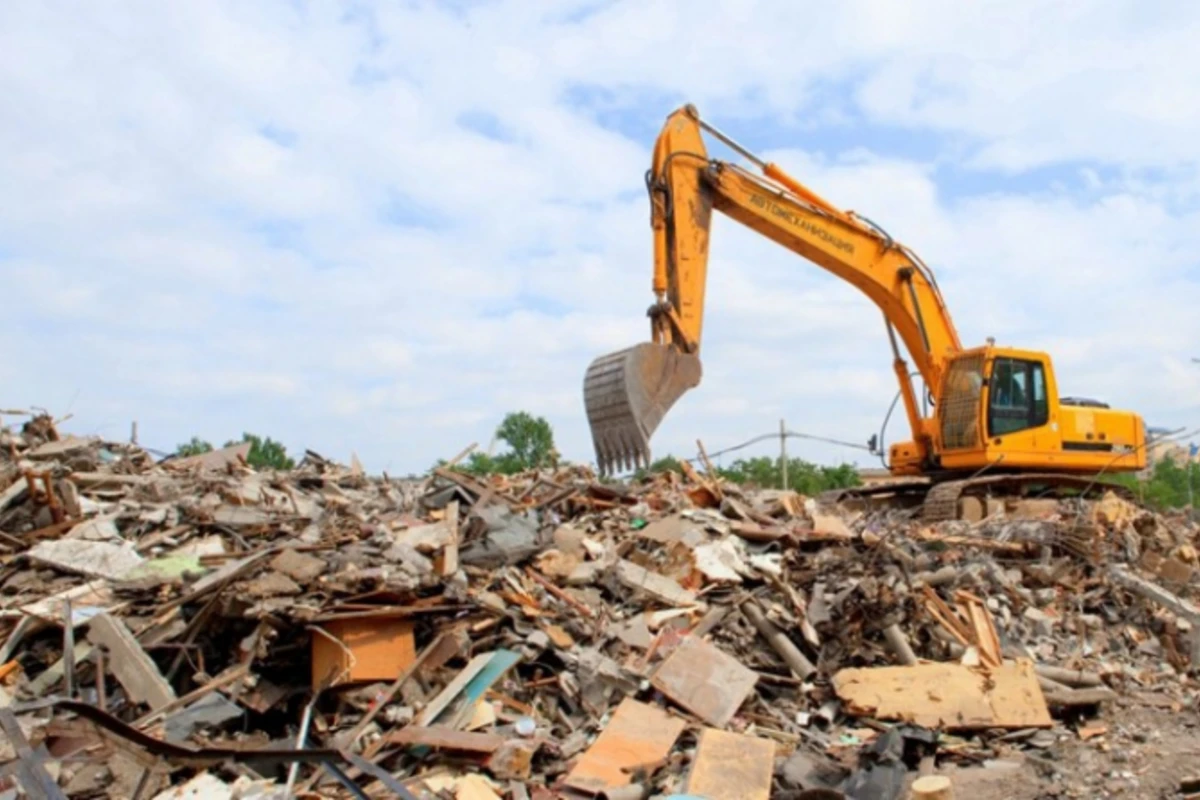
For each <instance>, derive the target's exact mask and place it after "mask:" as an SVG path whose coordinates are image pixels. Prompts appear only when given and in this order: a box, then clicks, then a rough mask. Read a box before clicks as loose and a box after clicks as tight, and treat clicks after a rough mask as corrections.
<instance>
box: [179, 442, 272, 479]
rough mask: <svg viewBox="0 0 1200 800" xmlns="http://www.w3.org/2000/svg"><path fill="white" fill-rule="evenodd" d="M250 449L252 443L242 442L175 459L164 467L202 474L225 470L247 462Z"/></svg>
mask: <svg viewBox="0 0 1200 800" xmlns="http://www.w3.org/2000/svg"><path fill="white" fill-rule="evenodd" d="M250 447H251V444H250V442H242V443H241V444H235V445H230V446H229V447H222V448H221V449H220V450H211V451H209V452H207V453H200V454H199V455H195V456H187V457H185V458H174V459H171V460H170V461H168V462H166V464H165V465H164V466H167V467H170V468H172V469H182V470H189V469H194V470H199V471H201V472H204V471H215V470H223V469H225V468H226V467H230V466H234V465H236V464H238V463H240V462H243V461H245V460H246V459H247V458H248V457H249V456H250Z"/></svg>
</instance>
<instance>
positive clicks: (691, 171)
mask: <svg viewBox="0 0 1200 800" xmlns="http://www.w3.org/2000/svg"><path fill="white" fill-rule="evenodd" d="M704 131H707V132H708V133H710V134H712V135H713V136H715V137H716V138H718V139H719V140H721V141H723V142H724V143H725V144H727V145H729V146H730V147H732V148H733V149H734V150H736V151H737V152H739V153H740V154H742V155H743V156H745V157H746V158H747V159H749V160H750V161H751V162H752V163H754V164H755V165H756V166H757V167H758V169H759V170H760V172H761V174H755V173H753V172H751V171H749V170H747V169H743V168H742V167H740V166H737V165H736V164H732V163H729V162H725V161H720V160H714V159H710V158H709V156H708V153H707V148H706V147H705V144H704V136H703V132H704ZM647 187H648V189H649V192H650V206H651V226H652V228H653V232H654V283H653V291H654V303H653V305H651V307H650V309H649V312H648V314H649V317H650V321H651V340H650V342H647V343H643V344H640V345H636V346H635V347H632V348H629V349H627V350H621V351H618V352H616V353H612V354H609V355H606V356H601V357H600V358H598V359H596V360H595V361H593V362H592V364H591V366H590V367H589V368H588V372H587V375H586V376H585V379H584V399H585V406H586V409H587V414H588V420H589V423H590V425H591V428H592V436H593V441H594V444H595V448H596V458H597V462H598V464H599V467H600V470H601V472H602V473H604V474H611V473H612V472H615V471H618V469H619V468H621V467H624V468H626V469H629V468H633V467H636V466H639V465H648V464H649V461H650V447H649V441H650V436H651V435H652V434H653V432H654V429H655V428H656V427H657V426H658V424H659V423H660V422H661V421H662V418H663V416H664V415H665V414H666V412H667V411H668V410H669V409H670V407H671V406H672V405H673V404H674V403H675V402H676V401H677V400H678V399H679V397H680V396H682V395H683V394H684V392H686V391H687V390H689V389H691V388H693V387H695V386H696V385H698V384H699V382H700V377H701V368H700V360H699V353H700V344H701V334H702V330H703V322H704V300H705V284H706V276H707V270H708V249H709V230H710V227H711V221H712V211H713V209H716V210H717V211H720V212H721V213H723V214H725V215H726V216H728V217H731V218H733V219H735V220H737V221H738V222H740V223H742V224H743V225H745V226H747V227H748V228H751V229H753V230H754V231H756V232H758V233H760V234H762V235H763V236H765V237H767V238H768V239H771V240H773V241H775V242H777V243H779V244H781V245H783V246H784V247H786V248H788V249H789V250H791V251H792V252H794V253H797V254H798V255H800V256H802V257H804V258H805V259H807V260H808V261H810V262H812V263H814V264H817V265H818V266H820V267H823V268H825V269H826V270H828V271H829V272H831V273H833V274H834V275H837V276H838V277H840V278H842V279H844V280H846V281H849V282H850V283H851V284H853V285H854V286H856V287H858V288H859V290H861V291H862V292H863V293H864V294H865V295H866V296H867V297H868V298H870V299H871V300H872V301H873V302H874V303H875V304H876V305H877V306H878V307H879V308H880V310H881V311H882V312H883V316H884V321H885V325H886V327H887V331H888V335H889V338H890V341H891V344H892V350H893V355H894V367H895V371H896V376H897V379H898V380H899V382H900V388H901V394H902V396H903V399H904V406H905V411H906V414H907V417H908V421H909V424H910V426H911V427H912V429H913V438H914V441H915V442H916V445H917V447H918V448H919V449H921V450H922V452H923V453H924V454H928V453H929V452H931V448H932V444H931V436H932V426H931V423H929V422H928V421H926V420H925V419H923V418H922V416H921V414H920V410H919V407H918V402H917V397H916V394H915V392H914V390H913V387H912V382H911V380H910V379H909V366H908V363H907V362H906V361H905V359H904V358H903V356H902V354H901V352H900V344H903V347H904V349H905V350H906V351H907V353H908V355H909V357H910V358H911V359H912V363H913V366H914V367H915V369H916V370H917V372H919V373H920V375H921V377H922V378H923V380H924V382H925V385H926V386H927V387H928V389H929V391H930V392H931V393H932V394H933V396H934V397H939V396H940V388H941V384H942V380H943V378H944V375H945V369H946V364H947V361H948V359H950V358H952V357H953V356H954V355H956V354H957V353H959V352H960V351H961V350H962V347H961V344H960V343H959V339H958V334H957V332H956V331H955V329H954V324H953V322H952V321H951V319H950V315H949V313H948V311H947V309H946V306H945V303H944V302H943V300H942V297H941V293H940V292H939V290H938V287H937V284H936V282H935V281H934V279H933V276H932V274H931V273H930V271H929V270H928V269H927V268H926V267H925V266H924V264H923V263H922V262H921V261H920V259H918V258H917V257H916V256H915V255H914V254H913V253H912V252H911V251H910V250H908V249H907V248H906V247H904V246H903V245H901V244H899V243H898V242H895V241H894V240H892V239H891V238H890V237H889V236H888V235H887V234H886V233H885V232H883V231H882V230H880V229H879V228H877V227H876V226H874V225H873V224H871V223H870V222H868V221H867V220H866V219H864V218H862V217H859V216H857V215H855V214H854V213H853V212H849V211H842V210H840V209H838V208H836V207H834V206H833V205H831V204H830V203H828V202H827V201H825V200H824V199H823V198H821V197H820V196H819V195H817V194H815V193H814V192H812V191H811V190H809V189H808V188H806V187H805V186H803V185H802V184H801V183H799V182H798V181H796V180H794V179H793V178H791V177H789V176H788V175H787V174H786V173H785V172H783V171H782V170H781V169H779V168H778V167H776V166H775V165H774V164H769V163H766V162H764V161H762V160H760V159H758V158H757V157H755V156H754V155H753V154H752V153H750V152H748V151H746V150H745V149H744V148H742V147H741V146H740V145H738V144H737V143H736V142H734V141H733V140H731V139H729V138H728V137H727V136H725V135H724V134H722V133H721V132H720V131H718V130H716V129H715V128H713V127H712V126H710V125H708V124H707V123H705V122H703V121H702V120H701V119H700V117H699V114H698V113H697V112H696V110H695V108H694V107H692V106H685V107H683V108H681V109H679V110H677V111H676V112H674V113H673V114H671V115H670V116H669V117H668V118H667V122H666V124H665V126H664V127H663V130H662V132H661V134H660V135H659V137H658V141H657V143H656V144H655V148H654V156H653V165H652V168H651V170H650V171H649V172H648V173H647ZM897 339H898V340H899V343H898V342H897Z"/></svg>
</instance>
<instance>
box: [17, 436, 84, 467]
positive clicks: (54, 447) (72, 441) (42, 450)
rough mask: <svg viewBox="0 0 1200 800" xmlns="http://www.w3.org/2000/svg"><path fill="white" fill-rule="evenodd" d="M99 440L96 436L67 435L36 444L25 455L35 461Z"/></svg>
mask: <svg viewBox="0 0 1200 800" xmlns="http://www.w3.org/2000/svg"><path fill="white" fill-rule="evenodd" d="M99 441H100V440H99V439H98V438H95V437H90V436H89V437H87V438H83V437H79V436H67V437H65V438H62V439H59V440H57V441H53V442H46V443H45V444H41V445H38V446H37V447H35V448H33V449H32V450H30V451H29V452H28V453H26V454H25V456H26V457H27V458H32V459H34V460H35V461H36V460H41V459H44V458H59V457H61V456H65V455H67V454H68V453H74V452H76V451H78V450H86V449H87V448H89V447H91V446H92V445H93V444H96V443H98V442H99Z"/></svg>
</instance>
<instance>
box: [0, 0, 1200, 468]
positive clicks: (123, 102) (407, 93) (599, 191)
mask: <svg viewBox="0 0 1200 800" xmlns="http://www.w3.org/2000/svg"><path fill="white" fill-rule="evenodd" d="M1135 10H1136V13H1134V12H1135ZM1135 22H1136V24H1134V23H1135ZM1197 27H1200V13H1197V12H1194V11H1191V10H1189V9H1184V8H1183V7H1178V6H1162V7H1160V8H1156V9H1150V8H1147V7H1145V6H1144V4H1137V5H1134V4H1132V3H1124V4H1117V5H1111V4H1110V5H1109V6H1106V8H1105V9H1103V10H1099V11H1098V10H1096V9H1094V8H1093V9H1089V10H1086V11H1085V10H1082V9H1080V8H1075V7H1069V8H1068V7H1062V8H1050V7H1046V6H1045V4H1035V3H1005V4H983V5H980V4H969V5H963V4H954V3H948V2H924V3H916V4H908V5H897V4H894V3H885V2H868V1H867V0H863V2H858V3H847V4H842V5H838V6H830V7H829V8H826V9H823V10H822V13H820V14H813V13H812V11H811V9H809V8H807V7H805V6H803V5H801V4H796V5H794V6H787V5H786V4H784V5H781V4H777V3H765V2H759V3H729V2H720V1H719V0H711V2H701V3H699V4H698V5H697V4H693V5H691V6H688V8H687V10H686V11H685V10H684V9H683V7H681V6H678V5H677V4H674V3H668V2H665V1H662V2H653V1H652V2H633V1H632V0H630V1H629V2H614V3H608V4H593V3H591V2H573V3H569V4H563V3H550V2H544V3H539V2H516V0H507V1H505V2H487V3H478V4H464V5H462V6H461V7H448V6H439V5H436V4H404V5H398V4H378V5H375V4H363V5H360V6H355V7H354V10H352V11H350V12H347V11H346V9H345V7H344V6H343V5H342V4H338V3H332V2H311V3H285V2H279V3H254V4H240V3H232V2H225V3H221V2H184V3H170V4H162V3H149V2H135V1H134V0H130V2H113V3H106V4H92V5H88V6H86V7H83V8H81V7H79V6H78V4H69V3H65V2H59V3H54V2H49V3H41V4H17V3H10V4H6V5H4V6H2V7H0V91H3V93H4V96H5V98H6V103H5V104H4V106H3V107H2V108H0V181H2V182H3V184H4V186H5V191H4V192H3V193H0V282H2V285H3V287H4V296H5V299H6V301H7V302H6V303H5V307H6V313H5V314H4V315H0V334H2V335H3V336H4V337H5V340H6V341H7V342H10V343H20V344H19V345H18V346H10V348H9V349H8V355H7V357H6V359H5V360H4V363H3V364H2V367H0V369H2V370H3V372H2V373H0V374H2V375H3V377H4V378H5V380H4V385H5V387H6V388H5V394H6V396H5V397H4V398H3V403H0V405H21V404H25V405H30V404H40V405H46V406H49V407H51V408H54V409H56V410H60V411H65V410H67V409H68V408H70V410H71V411H73V412H74V413H75V415H76V416H75V418H74V420H73V422H72V424H73V425H76V426H77V427H78V428H80V429H87V430H96V431H101V432H105V433H107V434H109V435H121V434H122V433H123V432H124V431H125V430H126V429H127V425H128V421H129V420H132V419H134V418H137V419H138V420H139V428H140V430H141V434H142V440H143V441H147V442H151V443H153V444H156V445H158V446H161V447H171V446H173V445H174V444H175V443H176V442H178V441H183V440H185V439H186V438H188V437H189V436H190V435H192V434H193V433H200V434H202V435H204V436H207V437H209V438H212V439H214V440H224V439H225V438H230V437H234V436H237V435H238V434H240V433H241V432H242V431H243V430H255V431H259V432H261V433H264V434H268V435H272V436H275V437H277V438H282V439H283V440H284V441H285V442H287V443H288V444H289V445H290V446H292V447H293V448H299V447H305V446H308V447H312V448H314V449H316V450H319V451H326V452H328V453H329V454H330V455H334V456H339V457H345V456H346V455H348V453H349V452H350V451H351V450H355V451H357V452H358V454H359V455H360V457H362V458H363V459H364V461H365V462H366V463H367V464H368V465H369V466H372V467H375V468H382V467H385V466H386V467H387V468H388V469H390V470H392V471H393V472H395V471H405V470H409V469H413V470H419V469H423V468H424V467H426V466H428V465H429V464H430V463H432V462H433V461H434V460H435V459H436V458H438V457H445V456H448V455H452V454H453V453H454V452H456V451H457V450H458V449H460V448H461V447H462V446H463V445H465V444H466V443H467V442H469V441H472V440H474V441H480V442H481V443H486V442H487V441H488V440H489V439H490V436H491V429H492V427H493V426H494V425H495V423H496V422H498V421H499V419H500V417H501V416H502V415H503V413H504V412H506V411H509V410H514V409H518V408H524V409H528V410H530V411H533V412H536V413H542V414H546V415H548V416H549V417H550V419H551V421H552V422H553V423H554V425H555V428H556V432H557V434H558V437H559V439H560V446H561V449H562V450H563V451H564V453H565V454H566V455H567V456H568V457H574V458H586V457H589V456H590V454H591V449H590V443H589V442H588V439H587V432H586V423H585V421H584V418H583V410H582V400H581V397H580V389H581V382H582V377H583V371H584V368H585V367H586V365H587V363H588V361H589V360H590V359H591V358H592V357H594V356H596V355H599V354H601V353H604V352H607V351H609V350H613V349H617V348H618V347H623V346H627V345H629V344H632V343H634V342H636V341H639V340H641V339H643V338H645V336H646V333H647V329H648V326H647V322H646V319H645V317H644V311H645V309H646V307H647V305H648V304H649V302H650V299H651V298H650V292H649V284H650V235H649V226H648V209H647V204H646V199H645V196H644V187H643V184H642V173H643V171H644V170H645V169H646V167H647V166H648V160H649V150H650V147H651V145H652V137H653V135H654V132H655V131H656V129H657V127H658V125H659V124H660V123H661V120H662V119H663V117H664V116H665V115H666V114H667V113H668V112H669V111H670V110H671V109H672V107H673V106H674V105H675V104H677V103H679V102H682V101H684V100H690V101H693V102H696V103H697V104H698V105H699V106H700V108H701V110H702V111H703V112H704V113H705V114H706V115H709V116H711V117H712V118H713V119H714V120H715V121H717V122H718V124H722V125H728V126H731V127H732V129H734V130H736V131H737V133H738V135H739V137H740V138H743V139H745V143H746V144H747V145H750V146H751V147H758V148H760V149H762V150H764V151H768V154H769V155H770V156H771V157H772V158H773V159H776V160H778V161H779V163H781V164H783V165H784V166H785V167H786V168H788V169H789V170H791V171H792V172H793V173H794V174H796V175H797V176H798V177H801V178H803V179H804V180H805V181H807V182H809V183H810V184H811V185H812V186H813V187H814V188H815V189H816V190H817V191H818V192H820V193H821V194H823V195H825V196H826V197H829V198H830V199H831V200H833V201H834V202H836V203H838V204H839V205H842V206H844V207H850V208H853V209H855V210H856V211H859V212H861V213H863V214H865V215H867V216H868V217H870V218H872V219H873V220H875V221H876V222H878V223H880V224H882V225H884V226H885V227H886V228H887V229H888V230H889V231H890V232H891V233H892V234H893V235H894V236H896V237H897V238H898V239H900V240H901V241H904V242H905V243H907V244H909V245H910V246H912V247H913V248H915V249H916V250H917V251H918V252H919V253H921V254H922V256H923V257H924V258H925V259H926V260H927V261H928V262H929V263H930V264H931V265H932V266H933V267H934V268H935V270H936V271H937V274H938V275H939V278H940V280H941V283H942V286H943V289H944V292H945V294H946V296H947V299H948V301H949V303H950V306H951V310H952V311H953V312H954V315H955V320H956V323H957V325H958V327H959V332H960V334H961V336H962V338H963V340H964V342H966V343H975V342H980V341H982V339H983V338H984V337H985V336H989V335H994V336H996V337H997V339H998V340H999V341H1001V342H1010V343H1012V344H1015V345H1023V346H1030V347H1036V348H1045V349H1047V350H1048V351H1050V352H1051V353H1052V355H1053V356H1054V357H1055V359H1056V364H1057V366H1058V368H1059V371H1060V382H1061V384H1062V385H1063V387H1064V389H1069V391H1071V392H1072V393H1075V394H1094V395H1103V396H1104V397H1105V398H1106V399H1108V400H1110V401H1112V402H1114V403H1119V404H1122V405H1129V406H1134V407H1136V408H1138V409H1140V410H1143V411H1144V412H1145V413H1146V415H1147V417H1148V418H1149V419H1150V421H1151V422H1152V423H1156V424H1167V425H1175V424H1187V423H1188V422H1194V421H1195V419H1194V418H1195V417H1196V414H1197V410H1198V409H1197V408H1196V401H1195V399H1194V398H1196V397H1197V390H1200V367H1196V366H1195V365H1194V364H1192V363H1191V362H1190V361H1189V358H1190V356H1191V355H1192V350H1191V347H1192V346H1191V342H1194V341H1195V340H1196V338H1197V334H1198V333H1200V324H1198V323H1197V322H1196V321H1195V316H1196V315H1195V313H1194V307H1195V305H1196V304H1197V301H1198V300H1200V290H1198V284H1197V280H1198V273H1197V270H1196V267H1195V256H1194V255H1193V254H1194V253H1196V252H1197V244H1200V242H1198V241H1197V239H1198V238H1200V233H1197V230H1198V228H1197V225H1196V224H1195V223H1196V221H1197V220H1196V218H1195V213H1194V212H1193V211H1192V208H1193V207H1194V203H1195V198H1196V196H1197V191H1196V186H1197V183H1196V166H1197V156H1196V155H1195V147H1194V142H1195V140H1196V133H1197V132H1198V129H1200V118H1198V116H1197V112H1196V111H1195V109H1194V104H1192V103H1189V102H1188V98H1189V97H1190V94H1191V91H1192V87H1193V86H1194V84H1195V78H1196V73H1197V71H1198V70H1200V58H1197V57H1196V56H1195V55H1194V54H1193V52H1192V51H1193V50H1194V47H1193V45H1192V44H1191V42H1192V41H1194V39H1195V33H1196V32H1197ZM760 142H761V143H762V144H760ZM995 170H1000V172H996V171H995ZM1030 170H1032V171H1030ZM1038 170H1043V171H1047V170H1048V171H1049V173H1050V174H1049V177H1047V176H1046V175H1043V174H1041V173H1039V172H1038ZM709 276H710V278H709V298H708V303H707V308H708V317H707V319H706V324H705V344H704V354H705V373H706V377H705V381H704V384H703V385H702V386H701V387H700V389H698V390H697V391H696V392H693V393H692V394H691V395H689V396H688V397H686V398H685V399H684V400H683V401H682V402H681V403H680V405H679V406H678V408H677V410H676V413H674V414H672V415H671V416H669V417H668V419H667V421H666V422H665V423H664V425H663V427H662V428H661V429H660V433H659V435H658V436H657V437H656V440H655V446H656V450H657V451H659V452H667V451H674V452H677V453H690V452H691V451H692V449H693V448H694V442H695V439H696V438H697V437H702V438H703V439H704V440H705V442H706V443H708V444H709V445H710V446H711V447H714V448H715V447H719V446H721V445H723V444H728V443H732V442H736V441H740V440H742V439H745V438H748V437H750V436H752V435H755V434H758V433H761V432H765V431H769V430H772V429H774V428H775V426H777V424H778V419H779V418H780V417H781V416H785V417H787V419H788V420H789V423H790V425H791V427H793V428H795V429H798V430H802V431H807V432H812V433H819V434H822V435H827V436H832V437H835V438H840V439H854V440H863V439H865V438H866V436H867V435H869V434H870V433H872V432H874V431H875V429H876V428H877V427H878V421H879V419H880V418H881V417H882V415H883V412H884V411H885V409H886V407H887V404H888V403H889V402H890V401H891V398H892V395H893V394H894V392H895V387H894V378H893V377H892V372H891V356H890V353H889V351H888V347H887V340H886V337H885V335H884V333H883V326H882V322H881V319H880V316H879V313H878V311H877V310H876V309H874V308H873V307H872V306H871V305H870V304H869V303H867V302H866V301H865V299H863V298H862V297H861V296H860V295H858V294H857V292H856V291H855V290H854V289H852V288H851V287H849V286H848V285H846V284H843V283H841V282H839V281H836V280H834V279H833V278H831V277H830V276H828V275H826V274H824V273H823V272H821V271H820V270H818V269H816V268H813V267H812V266H811V265H809V264H807V263H805V262H803V261H801V260H799V259H798V258H796V257H795V256H793V255H791V254H789V253H787V252H785V251H783V250H781V249H780V248H778V247H776V246H775V245H773V244H771V243H769V242H767V241H765V240H763V239H761V238H759V237H756V236H754V235H752V234H750V233H749V232H747V231H745V230H743V229H741V228H739V227H738V226H737V225H736V223H733V222H732V221H730V220H727V219H722V218H717V219H716V221H715V223H714V232H713V253H712V263H711V266H710V271H709ZM25 343H28V344H27V345H26V344H25ZM48 365H52V366H51V367H50V368H48ZM902 427H903V421H902V419H900V418H899V417H897V418H896V419H895V420H894V421H893V425H892V427H891V429H890V431H889V434H890V435H891V436H893V437H895V436H898V435H901V434H902V433H903V431H902ZM798 447H799V452H800V453H801V454H802V455H807V456H809V457H814V458H820V459H834V458H841V457H855V453H854V452H853V451H846V450H839V449H835V448H831V447H828V446H824V445H816V444H809V443H804V444H801V445H798Z"/></svg>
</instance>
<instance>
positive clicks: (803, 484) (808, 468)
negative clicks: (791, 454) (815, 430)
mask: <svg viewBox="0 0 1200 800" xmlns="http://www.w3.org/2000/svg"><path fill="white" fill-rule="evenodd" d="M782 467H783V462H782V460H781V459H779V458H769V457H767V456H758V457H755V458H739V459H738V460H736V461H734V462H733V463H732V464H730V465H729V466H728V467H719V468H718V469H717V472H718V473H719V474H720V475H721V477H722V478H724V479H725V480H727V481H730V482H732V483H737V484H741V485H744V486H755V487H759V488H763V489H777V488H779V487H781V486H782V485H783V468H782ZM859 483H860V480H859V477H858V469H857V468H855V467H854V465H853V464H840V465H838V466H836V467H825V466H819V465H817V464H813V463H811V462H809V461H805V460H803V459H800V458H789V459H788V488H789V489H795V490H796V491H797V492H800V493H801V494H806V495H815V494H819V493H821V492H824V491H828V490H829V489H843V488H846V487H848V486H858V485H859Z"/></svg>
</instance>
